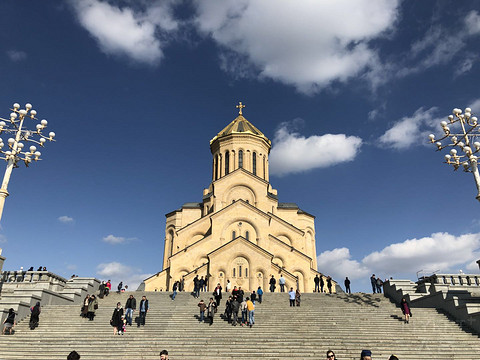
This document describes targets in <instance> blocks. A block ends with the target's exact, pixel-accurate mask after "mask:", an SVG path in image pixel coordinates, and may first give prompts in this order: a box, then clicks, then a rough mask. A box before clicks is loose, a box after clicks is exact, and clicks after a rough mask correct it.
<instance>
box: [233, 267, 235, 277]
mask: <svg viewBox="0 0 480 360" xmlns="http://www.w3.org/2000/svg"><path fill="white" fill-rule="evenodd" d="M233 277H235V268H233Z"/></svg>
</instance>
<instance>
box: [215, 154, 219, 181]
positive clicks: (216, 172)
mask: <svg viewBox="0 0 480 360" xmlns="http://www.w3.org/2000/svg"><path fill="white" fill-rule="evenodd" d="M215 180H218V155H216V156H215Z"/></svg>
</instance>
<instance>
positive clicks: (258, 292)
mask: <svg viewBox="0 0 480 360" xmlns="http://www.w3.org/2000/svg"><path fill="white" fill-rule="evenodd" d="M257 295H258V302H259V303H260V304H261V303H262V300H263V290H262V288H261V287H260V286H259V287H258V289H257Z"/></svg>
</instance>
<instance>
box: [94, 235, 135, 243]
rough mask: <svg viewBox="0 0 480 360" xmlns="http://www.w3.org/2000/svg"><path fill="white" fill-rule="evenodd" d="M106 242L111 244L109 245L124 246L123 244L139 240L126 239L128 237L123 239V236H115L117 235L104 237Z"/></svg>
mask: <svg viewBox="0 0 480 360" xmlns="http://www.w3.org/2000/svg"><path fill="white" fill-rule="evenodd" d="M102 240H103V241H104V242H106V243H109V244H114V245H115V244H123V243H126V242H130V241H135V240H137V238H134V237H133V238H126V237H123V236H115V235H112V234H110V235H107V236H104V237H103V239H102Z"/></svg>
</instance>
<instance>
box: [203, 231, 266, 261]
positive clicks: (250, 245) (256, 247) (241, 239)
mask: <svg viewBox="0 0 480 360" xmlns="http://www.w3.org/2000/svg"><path fill="white" fill-rule="evenodd" d="M236 242H242V243H244V244H246V245H247V246H249V247H252V248H253V249H254V250H256V251H258V252H261V253H263V254H264V255H265V256H268V257H270V259H273V256H274V255H273V254H272V253H270V252H268V251H267V250H265V249H264V248H261V247H260V246H258V245H257V244H254V243H253V242H251V241H249V240H247V239H245V238H244V237H243V236H237V237H236V238H235V239H233V240H230V241H229V242H227V243H226V244H223V245H222V246H220V247H218V248H216V249H215V250H213V251H211V252H209V253H208V254H207V257H210V255H212V254H214V253H216V252H218V251H220V250H222V249H225V248H226V247H229V246H231V245H233V244H234V243H236Z"/></svg>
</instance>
